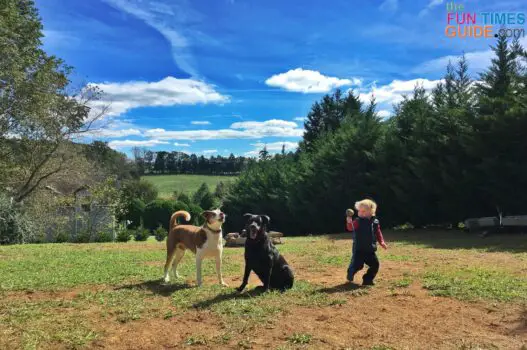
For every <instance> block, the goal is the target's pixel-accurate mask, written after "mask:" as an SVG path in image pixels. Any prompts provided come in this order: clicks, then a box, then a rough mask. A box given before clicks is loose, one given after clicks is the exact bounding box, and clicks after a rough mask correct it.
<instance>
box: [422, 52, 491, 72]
mask: <svg viewBox="0 0 527 350" xmlns="http://www.w3.org/2000/svg"><path fill="white" fill-rule="evenodd" d="M493 56H494V53H493V52H492V50H485V51H474V52H467V53H466V54H465V58H466V59H467V61H468V66H469V69H470V71H473V72H476V71H477V72H481V71H483V70H485V69H486V68H488V66H489V64H490V62H491V59H492V57H493ZM459 57H460V56H459V55H458V56H455V55H449V56H443V57H439V58H435V59H433V60H430V61H426V62H424V63H421V64H420V65H418V66H417V67H415V68H414V69H413V70H412V72H413V73H418V74H423V73H443V74H444V73H446V66H447V65H448V62H449V61H450V62H452V64H456V62H457V61H458V60H459Z"/></svg>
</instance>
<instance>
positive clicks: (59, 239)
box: [53, 231, 70, 243]
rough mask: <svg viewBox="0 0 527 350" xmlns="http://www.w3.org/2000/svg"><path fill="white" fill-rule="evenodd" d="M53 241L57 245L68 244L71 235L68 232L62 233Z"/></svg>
mask: <svg viewBox="0 0 527 350" xmlns="http://www.w3.org/2000/svg"><path fill="white" fill-rule="evenodd" d="M53 240H54V242H55V243H66V242H68V241H69V240H70V235H69V234H68V233H66V232H63V231H61V232H59V233H57V234H56V235H55V237H54V239H53Z"/></svg>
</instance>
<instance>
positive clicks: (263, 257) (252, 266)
mask: <svg viewBox="0 0 527 350" xmlns="http://www.w3.org/2000/svg"><path fill="white" fill-rule="evenodd" d="M244 216H246V217H249V220H248V221H247V240H246V241H245V273H244V274H243V282H242V285H241V286H240V287H239V288H238V291H239V292H241V291H243V290H244V289H245V286H247V281H248V280H249V274H250V273H251V271H254V273H256V274H257V275H258V277H259V278H260V280H261V281H262V283H263V289H264V291H265V292H266V291H268V290H269V289H279V290H281V291H284V290H286V289H289V288H291V287H293V280H294V276H293V270H292V269H291V268H290V267H289V265H288V264H287V261H285V259H284V257H283V256H282V255H280V253H279V252H278V249H276V247H275V246H274V245H273V243H272V242H271V240H270V239H269V235H268V234H267V225H269V222H270V221H271V219H270V218H269V217H268V216H267V215H253V214H245V215H244Z"/></svg>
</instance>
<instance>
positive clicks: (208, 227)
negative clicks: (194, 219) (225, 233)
mask: <svg viewBox="0 0 527 350" xmlns="http://www.w3.org/2000/svg"><path fill="white" fill-rule="evenodd" d="M206 225H207V230H209V231H211V232H212V233H220V232H221V229H219V230H213V229H212V228H210V226H209V224H208V223H207V224H206Z"/></svg>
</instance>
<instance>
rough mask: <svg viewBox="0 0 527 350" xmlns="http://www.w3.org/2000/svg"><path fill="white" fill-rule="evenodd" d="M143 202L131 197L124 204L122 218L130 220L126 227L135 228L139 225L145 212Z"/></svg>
mask: <svg viewBox="0 0 527 350" xmlns="http://www.w3.org/2000/svg"><path fill="white" fill-rule="evenodd" d="M145 207H146V205H145V203H144V202H143V201H142V200H140V199H137V198H134V199H132V201H131V202H130V203H128V205H127V206H126V215H125V216H124V218H123V219H124V220H127V221H130V224H129V225H128V228H137V227H139V226H140V225H141V219H142V217H143V215H144V212H145Z"/></svg>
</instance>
